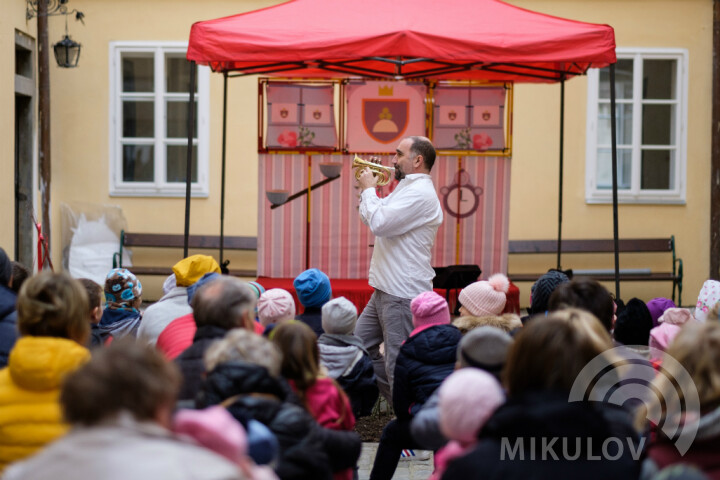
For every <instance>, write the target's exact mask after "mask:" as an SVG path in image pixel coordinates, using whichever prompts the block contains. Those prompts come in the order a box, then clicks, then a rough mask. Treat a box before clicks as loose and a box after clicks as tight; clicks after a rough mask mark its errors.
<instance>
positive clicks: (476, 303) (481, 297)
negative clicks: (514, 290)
mask: <svg viewBox="0 0 720 480" xmlns="http://www.w3.org/2000/svg"><path fill="white" fill-rule="evenodd" d="M509 289H510V280H508V278H507V277H506V276H505V275H503V274H502V273H496V274H495V275H492V276H491V277H490V278H489V279H488V280H487V281H485V280H480V281H479V282H475V283H471V284H470V285H468V286H467V287H465V288H463V289H462V290H461V291H460V295H459V297H458V300H459V301H460V303H461V304H462V306H461V307H460V314H461V315H472V316H474V317H483V316H486V315H500V314H501V313H502V312H503V310H504V309H505V303H506V302H507V292H508V290H509Z"/></svg>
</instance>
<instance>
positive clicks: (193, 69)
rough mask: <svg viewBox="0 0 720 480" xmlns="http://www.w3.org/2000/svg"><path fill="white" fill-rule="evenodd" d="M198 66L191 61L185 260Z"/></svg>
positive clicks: (186, 254)
mask: <svg viewBox="0 0 720 480" xmlns="http://www.w3.org/2000/svg"><path fill="white" fill-rule="evenodd" d="M196 70H197V65H196V64H195V61H193V60H191V61H190V85H189V87H188V88H189V91H190V101H189V102H188V121H187V135H188V142H187V157H186V158H187V170H186V171H185V238H184V243H183V258H187V256H188V237H189V236H190V193H191V188H192V153H193V148H192V147H193V136H194V133H195V72H196Z"/></svg>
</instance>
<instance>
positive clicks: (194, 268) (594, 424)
mask: <svg viewBox="0 0 720 480" xmlns="http://www.w3.org/2000/svg"><path fill="white" fill-rule="evenodd" d="M15 268H16V270H13V262H11V261H10V260H9V258H8V257H7V255H6V254H5V252H4V250H2V249H0V368H1V369H0V473H2V475H3V477H2V478H4V479H10V480H20V479H40V480H43V479H51V478H52V479H53V480H62V479H64V478H110V479H114V478H140V479H144V478H148V479H150V478H153V479H157V478H167V479H174V478H197V479H230V478H242V479H258V480H266V479H267V480H269V479H273V478H280V479H283V480H285V479H298V480H299V479H309V478H312V479H330V478H334V479H344V480H350V479H352V478H357V462H358V458H359V456H360V452H361V446H362V444H361V440H360V437H359V436H358V434H357V433H355V431H354V427H355V423H356V420H357V419H358V418H360V417H362V416H366V415H369V414H371V412H372V410H373V406H374V405H375V404H376V401H377V400H378V385H377V380H376V377H375V372H374V370H373V365H372V361H371V360H370V357H369V355H368V350H367V346H366V345H364V344H363V342H362V341H361V340H360V339H359V338H358V337H356V336H355V335H354V334H353V332H354V330H355V326H356V322H357V319H358V310H357V308H356V306H355V305H354V304H353V303H352V302H350V301H349V300H347V299H345V298H343V297H338V298H333V295H332V289H331V284H330V279H329V278H328V277H327V275H325V274H324V273H323V272H321V271H319V270H317V269H310V270H307V271H305V272H302V273H301V274H300V275H299V276H298V277H297V278H296V279H295V282H294V291H295V294H296V296H297V299H298V301H299V304H300V305H302V307H303V308H302V311H301V312H298V311H297V310H299V309H298V308H296V300H295V298H294V297H293V295H292V294H291V293H290V292H288V291H285V290H281V289H269V290H267V291H266V290H265V289H264V288H263V287H262V286H261V285H259V284H257V283H256V282H243V281H241V280H239V279H236V278H232V277H228V276H225V275H221V274H220V267H219V265H218V264H217V262H216V261H215V260H214V259H212V258H211V257H208V256H203V255H193V256H191V257H188V258H186V259H183V260H182V261H180V262H178V263H177V264H176V265H175V266H174V267H173V275H171V276H170V277H169V278H168V279H167V280H166V281H165V283H164V285H163V291H164V295H163V297H162V298H161V299H160V300H159V301H158V302H155V303H154V304H153V305H151V306H150V307H148V308H147V309H145V310H144V311H143V310H142V309H141V302H142V293H143V290H142V285H141V283H140V281H139V280H138V279H137V278H136V276H135V275H133V274H132V272H131V271H129V270H127V269H122V268H121V269H113V270H111V271H110V272H109V273H108V275H107V278H106V280H105V283H104V285H98V284H96V283H95V282H93V281H91V280H88V279H80V280H79V281H78V280H75V279H72V278H71V277H70V276H68V275H67V274H65V273H50V272H41V273H39V274H37V275H34V276H30V275H28V274H27V272H26V271H23V269H22V268H20V266H17V267H15ZM14 272H16V273H14ZM21 285H22V286H21ZM508 286H509V281H508V279H507V277H505V276H504V275H502V274H495V275H492V276H490V278H489V279H488V280H480V281H477V282H475V283H472V284H470V285H468V286H467V287H466V288H464V289H462V291H461V292H460V294H459V302H460V304H461V306H460V308H459V311H460V313H461V316H460V317H459V318H453V317H452V315H451V313H450V308H449V306H448V303H447V302H446V300H445V299H444V298H443V297H441V296H439V295H437V294H436V293H434V292H432V291H430V292H424V293H421V294H420V295H418V296H417V297H415V298H414V299H413V300H412V302H411V311H412V325H413V330H412V331H411V332H410V334H409V335H408V336H407V338H406V339H405V341H404V343H403V344H402V346H401V348H400V350H399V352H398V355H397V361H396V364H395V370H394V376H393V385H392V407H393V411H394V414H395V418H393V419H392V420H391V421H390V422H389V423H388V424H387V425H386V426H385V428H384V430H383V433H382V436H381V440H380V443H379V445H378V449H377V455H376V457H375V460H374V464H373V468H372V472H371V474H370V478H371V479H391V478H392V477H393V474H394V472H395V469H396V467H397V464H398V460H399V458H400V453H401V451H402V450H403V449H407V448H422V449H429V450H433V451H434V452H435V456H434V462H435V471H434V473H433V474H432V477H431V478H432V479H434V480H438V479H455V478H458V479H459V478H477V477H480V476H482V477H483V478H485V477H487V478H528V477H530V478H571V477H579V476H582V477H584V478H591V479H592V478H598V479H600V478H615V479H624V478H627V479H637V478H643V479H650V478H661V476H662V478H669V477H668V476H669V475H674V474H676V471H675V470H669V469H670V468H673V467H676V466H677V465H681V464H688V465H690V467H689V468H690V469H691V471H690V473H692V474H693V475H696V476H697V478H719V479H720V462H718V461H717V458H718V456H717V453H716V452H717V449H718V448H719V447H720V322H719V321H718V310H719V309H720V282H717V281H714V280H708V281H707V282H706V283H705V285H703V288H702V290H701V291H700V294H699V298H698V301H697V305H696V307H695V308H694V309H687V308H681V307H679V306H676V305H675V304H674V303H673V302H672V301H671V300H670V299H666V298H656V299H652V300H651V301H648V302H647V303H646V302H643V301H642V300H640V299H637V298H633V299H630V300H629V301H628V302H627V303H626V304H625V303H623V302H622V301H620V300H619V299H617V300H616V299H613V298H612V296H611V295H610V294H609V293H608V291H607V290H606V289H605V288H604V287H602V286H601V285H600V284H599V283H597V282H595V281H592V280H589V279H584V278H575V279H571V278H569V277H568V276H567V275H566V274H565V273H564V272H560V271H556V270H551V271H549V272H548V273H547V274H545V275H543V276H542V277H541V278H540V279H538V281H537V282H535V284H534V285H533V287H532V290H531V295H532V296H531V302H530V307H529V308H528V315H527V316H525V317H522V318H520V317H519V316H518V315H515V314H508V313H503V311H504V308H505V304H506V293H507V291H508ZM103 298H104V307H103V304H102V303H103V302H102V299H103ZM598 358H600V359H601V360H602V361H603V362H605V363H604V364H603V365H604V367H603V368H601V369H600V370H599V371H600V372H601V374H598V376H597V377H593V381H591V382H589V383H588V384H587V385H584V387H583V388H584V389H585V390H583V391H581V392H579V393H578V383H579V380H578V379H582V378H584V377H583V375H587V367H588V365H592V364H593V362H597V359H598ZM633 369H634V370H633ZM638 369H639V370H640V371H642V372H643V374H645V375H646V376H647V375H648V374H649V377H647V378H648V382H647V384H645V389H644V390H645V393H648V392H653V393H655V394H654V395H650V396H649V397H647V398H645V399H644V400H643V401H638V398H635V397H634V396H633V395H632V394H627V393H625V390H624V387H623V386H624V385H629V384H631V383H632V382H633V380H636V379H637V378H638V377H637V376H636V372H637V371H638ZM622 395H625V396H624V397H622V400H618V398H620V396H622ZM668 426H673V427H674V428H673V429H670V428H669V427H668ZM686 432H692V434H693V436H692V438H689V437H688V436H687V435H689V434H687V435H686ZM684 435H685V436H684ZM688 438H689V440H688ZM685 440H688V441H687V442H685V443H683V442H684V441H685ZM681 444H682V445H681ZM674 472H675V473H674ZM682 474H689V473H688V470H683V472H682Z"/></svg>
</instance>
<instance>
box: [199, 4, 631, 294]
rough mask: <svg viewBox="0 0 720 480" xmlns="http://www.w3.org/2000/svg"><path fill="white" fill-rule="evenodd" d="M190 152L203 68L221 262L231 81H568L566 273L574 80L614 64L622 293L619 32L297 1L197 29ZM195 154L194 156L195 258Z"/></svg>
mask: <svg viewBox="0 0 720 480" xmlns="http://www.w3.org/2000/svg"><path fill="white" fill-rule="evenodd" d="M187 59H188V60H189V61H190V62H191V67H192V68H191V77H190V85H189V92H190V102H189V103H188V106H189V109H188V132H189V138H188V145H191V144H192V138H191V137H192V133H191V132H193V131H194V123H195V118H194V110H193V108H192V105H193V104H194V92H195V81H196V78H195V71H196V69H195V68H194V66H195V64H200V65H208V66H209V67H210V68H211V69H212V70H213V71H214V72H218V73H222V74H223V137H222V138H223V140H222V180H221V182H222V184H221V209H220V237H221V242H220V258H221V260H222V257H223V242H222V238H223V236H224V199H225V165H226V138H227V85H228V83H227V80H228V78H232V77H236V76H246V75H270V76H281V77H284V78H290V79H297V80H298V81H300V80H303V79H334V78H363V79H374V80H419V79H420V80H429V81H443V80H449V81H457V80H465V81H469V82H510V83H515V82H518V83H519V82H530V83H560V93H561V95H560V98H561V99H560V125H559V142H560V149H559V192H558V238H557V241H558V248H557V252H558V253H557V268H561V255H562V205H563V194H562V192H563V162H564V158H563V157H564V152H563V144H564V135H563V132H564V103H565V100H564V99H565V88H564V87H565V81H566V80H568V79H571V78H573V77H575V76H578V75H583V74H585V72H586V71H587V70H588V69H589V68H602V67H606V66H609V73H610V90H611V91H610V97H611V98H610V100H611V108H610V112H611V121H610V125H611V142H612V199H613V238H614V241H615V290H616V292H615V293H616V295H617V296H618V297H619V295H620V292H619V290H620V287H619V254H618V207H617V205H618V200H617V149H616V119H615V115H616V106H615V97H616V95H615V68H614V67H615V62H616V56H615V39H614V32H613V29H612V27H610V26H608V25H598V24H591V23H584V22H578V21H574V20H569V19H564V18H559V17H553V16H549V15H545V14H541V13H537V12H532V11H529V10H526V9H522V8H518V7H515V6H512V5H509V4H506V3H504V2H501V1H499V0H450V1H448V2H435V1H433V0H397V1H394V2H389V3H388V2H384V1H383V0H367V1H364V2H353V1H351V0H292V1H289V2H287V3H283V4H279V5H276V6H273V7H268V8H264V9H260V10H255V11H251V12H247V13H243V14H240V15H234V16H230V17H224V18H219V19H215V20H208V21H201V22H197V23H195V24H193V26H192V29H191V32H190V39H189V45H188V52H187ZM191 169H192V149H191V148H188V150H187V182H186V204H185V205H186V206H185V255H187V238H188V235H189V225H190V185H191V181H190V178H191V176H190V172H191V171H192V170H191Z"/></svg>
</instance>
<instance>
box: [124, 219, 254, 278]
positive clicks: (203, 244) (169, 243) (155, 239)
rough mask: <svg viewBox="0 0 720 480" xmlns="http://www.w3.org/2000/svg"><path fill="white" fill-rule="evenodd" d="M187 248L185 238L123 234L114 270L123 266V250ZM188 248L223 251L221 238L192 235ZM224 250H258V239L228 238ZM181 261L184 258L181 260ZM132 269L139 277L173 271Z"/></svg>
mask: <svg viewBox="0 0 720 480" xmlns="http://www.w3.org/2000/svg"><path fill="white" fill-rule="evenodd" d="M184 246H185V237H184V235H174V234H167V233H136V232H126V231H124V230H123V231H121V232H120V248H119V250H118V251H117V252H115V254H114V255H113V268H119V267H122V255H123V249H124V248H126V247H150V248H179V249H182V248H184ZM188 248H193V249H207V250H220V236H219V235H190V236H189V237H188ZM223 249H224V250H249V251H255V250H257V237H240V236H225V237H224V238H223ZM178 260H180V259H178ZM130 270H131V271H132V272H133V273H134V274H135V275H164V276H168V275H170V274H171V273H173V272H172V265H170V266H137V265H133V266H132V267H130ZM230 275H233V276H236V277H256V276H257V271H256V270H242V269H230Z"/></svg>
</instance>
